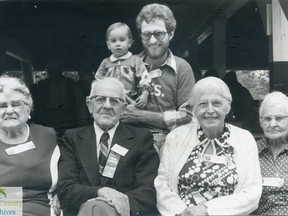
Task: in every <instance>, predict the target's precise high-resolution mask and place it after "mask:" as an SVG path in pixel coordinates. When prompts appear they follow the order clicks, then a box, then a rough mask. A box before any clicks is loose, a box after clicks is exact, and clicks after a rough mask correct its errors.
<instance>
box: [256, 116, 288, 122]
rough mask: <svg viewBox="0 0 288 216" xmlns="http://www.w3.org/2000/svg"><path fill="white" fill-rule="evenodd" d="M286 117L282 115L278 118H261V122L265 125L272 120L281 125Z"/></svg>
mask: <svg viewBox="0 0 288 216" xmlns="http://www.w3.org/2000/svg"><path fill="white" fill-rule="evenodd" d="M287 117H288V116H282V115H278V116H262V117H261V119H262V120H263V122H264V123H266V124H269V123H270V122H271V121H272V119H275V121H276V122H277V123H280V124H281V123H283V122H284V121H285V119H286V118H287Z"/></svg>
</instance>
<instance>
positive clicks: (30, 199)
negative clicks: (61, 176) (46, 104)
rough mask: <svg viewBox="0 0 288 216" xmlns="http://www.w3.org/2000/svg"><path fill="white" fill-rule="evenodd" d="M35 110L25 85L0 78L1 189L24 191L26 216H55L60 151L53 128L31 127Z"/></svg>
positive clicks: (16, 80) (13, 79)
mask: <svg viewBox="0 0 288 216" xmlns="http://www.w3.org/2000/svg"><path fill="white" fill-rule="evenodd" d="M32 106H33V102H32V98H31V95H30V92H29V89H28V88H27V86H26V85H25V83H24V82H23V81H21V80H20V79H18V78H14V77H9V76H7V75H4V76H1V77H0V150H1V151H0V174H1V178H0V185H1V186H2V187H22V189H23V197H22V200H23V209H22V210H23V215H29V216H39V215H41V216H53V215H56V214H59V210H60V209H59V206H57V207H56V204H57V203H58V202H53V201H55V200H57V199H56V197H57V196H56V195H55V196H54V194H55V193H54V191H55V189H56V185H57V178H58V173H57V162H58V159H59V157H60V150H59V147H58V146H57V138H56V133H55V131H54V130H53V129H52V128H47V127H44V126H40V125H35V124H29V125H28V124H27V121H28V119H29V118H30V112H31V109H32Z"/></svg>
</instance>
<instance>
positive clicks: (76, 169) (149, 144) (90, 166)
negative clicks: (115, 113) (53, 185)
mask: <svg viewBox="0 0 288 216" xmlns="http://www.w3.org/2000/svg"><path fill="white" fill-rule="evenodd" d="M95 136H96V135H95V131H94V127H93V125H91V126H88V127H82V128H76V129H71V130H67V131H66V132H65V134H64V136H63V146H62V147H61V158H60V162H59V192H58V193H59V194H58V195H59V199H60V202H61V207H62V208H63V210H64V215H65V216H74V215H77V213H78V210H79V208H80V206H81V204H82V203H84V202H86V201H87V200H88V199H91V198H95V197H97V192H98V190H99V189H100V188H101V187H111V188H114V189H116V190H117V191H119V192H122V193H124V194H126V195H127V196H128V198H129V203H130V210H131V215H136V214H138V213H143V212H147V211H149V210H151V209H154V208H155V207H156V191H155V188H154V184H153V182H154V178H155V177H156V175H157V169H158V165H159V157H158V154H157V153H156V151H155V149H154V147H153V137H152V134H151V133H150V132H149V131H148V130H145V129H140V128H136V127H132V126H128V125H125V124H123V123H120V124H119V125H118V127H117V129H116V131H115V134H114V137H113V139H112V144H111V147H112V146H113V145H114V144H115V143H117V144H118V145H120V146H122V147H124V148H126V149H128V150H129V151H128V152H127V154H126V155H125V156H121V158H120V160H119V163H118V165H117V168H116V171H115V174H114V177H113V178H106V177H101V178H100V175H99V165H98V162H97V153H96V152H97V151H96V148H97V146H96V137H95Z"/></svg>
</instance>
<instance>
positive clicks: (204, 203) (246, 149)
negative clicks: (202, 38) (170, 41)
mask: <svg viewBox="0 0 288 216" xmlns="http://www.w3.org/2000/svg"><path fill="white" fill-rule="evenodd" d="M231 101H232V97H231V93H230V91H229V88H228V87H227V85H226V84H225V83H224V82H223V81H222V80H220V79H218V78H216V77H207V78H204V79H202V80H200V81H198V82H197V83H196V84H195V85H194V87H193V88H192V91H191V94H190V99H189V101H188V103H189V104H190V105H191V107H192V112H193V115H194V116H195V117H196V119H197V120H196V119H195V120H194V121H193V122H192V123H189V124H186V125H183V126H181V127H178V128H176V129H175V130H173V131H172V132H171V133H170V134H168V136H167V139H166V142H165V144H164V149H163V155H162V157H161V158H160V161H161V163H160V166H159V169H158V176H157V177H156V179H155V182H154V184H155V187H156V191H157V207H158V210H159V211H160V213H161V214H162V215H165V216H170V215H171V216H172V215H173V216H174V215H181V216H184V215H185V216H186V215H187V216H188V215H243V214H249V213H250V212H252V211H254V210H255V209H256V208H257V206H258V201H259V198H260V196H261V189H262V188H261V173H260V166H259V161H258V154H257V145H256V142H255V140H254V138H253V136H252V135H251V133H250V132H248V131H246V130H243V129H241V128H238V127H235V126H233V125H230V124H227V123H225V116H226V115H227V114H228V113H229V111H230V106H231Z"/></svg>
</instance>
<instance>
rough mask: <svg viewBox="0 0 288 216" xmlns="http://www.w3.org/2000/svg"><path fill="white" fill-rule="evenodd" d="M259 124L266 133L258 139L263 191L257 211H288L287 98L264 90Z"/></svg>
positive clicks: (272, 212) (265, 212)
mask: <svg viewBox="0 0 288 216" xmlns="http://www.w3.org/2000/svg"><path fill="white" fill-rule="evenodd" d="M259 114H260V125H261V128H262V130H263V131H264V135H265V137H263V138H262V139H260V140H258V141H257V144H258V151H259V160H260V167H261V173H262V176H263V192H262V196H261V199H260V202H259V208H258V209H257V211H255V212H253V214H254V215H255V214H257V215H287V213H288V172H287V170H288V98H287V97H286V95H285V94H283V93H281V92H272V93H270V94H267V95H266V96H265V98H264V100H263V102H262V103H261V106H260V110H259Z"/></svg>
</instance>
